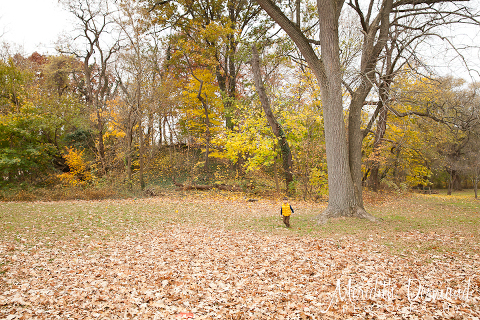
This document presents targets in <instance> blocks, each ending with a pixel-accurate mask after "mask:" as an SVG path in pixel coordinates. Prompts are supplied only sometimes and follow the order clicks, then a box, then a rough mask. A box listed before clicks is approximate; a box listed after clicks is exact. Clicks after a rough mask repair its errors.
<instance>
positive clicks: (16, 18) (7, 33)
mask: <svg viewBox="0 0 480 320" xmlns="http://www.w3.org/2000/svg"><path fill="white" fill-rule="evenodd" d="M473 3H480V0H474V1H473ZM479 29H480V27H476V28H473V29H470V28H467V29H465V28H460V29H459V28H458V26H457V27H456V30H455V31H454V32H453V33H454V34H456V37H455V38H456V40H457V41H455V42H457V43H460V44H462V45H472V44H474V45H476V48H473V49H471V50H469V51H468V54H465V55H464V58H465V60H468V64H469V65H470V67H471V68H473V69H474V71H473V72H471V73H470V74H468V73H466V69H465V66H464V65H463V63H462V62H463V61H462V60H460V59H458V58H456V59H455V58H453V55H452V54H453V53H454V52H453V51H452V50H450V51H449V52H448V53H447V52H445V51H444V49H442V48H441V46H439V47H438V48H433V47H432V48H431V49H432V50H431V51H432V52H425V53H427V56H429V57H431V58H433V59H434V60H433V61H435V62H434V65H436V66H437V70H438V71H439V72H440V73H441V74H453V75H455V76H457V77H462V78H464V79H466V80H467V81H471V80H470V79H468V78H469V77H470V76H472V75H473V76H474V78H476V79H478V78H479V75H480V49H479V47H478V46H479V41H480V40H479V39H480V36H479ZM72 30H73V18H72V16H71V15H70V14H69V13H68V12H66V11H65V10H63V9H62V7H61V6H60V5H59V4H58V0H0V36H1V37H0V42H3V41H6V42H8V43H10V44H12V45H20V46H22V47H23V52H22V53H23V54H25V55H30V54H31V53H33V52H34V51H37V52H39V53H41V54H55V42H56V41H57V40H58V38H59V36H61V35H62V34H65V33H68V32H71V31H72ZM464 42H466V43H464ZM12 49H13V50H12V51H13V52H17V47H15V46H14V47H13V48H12ZM436 50H438V51H437V52H435V51H436ZM427 51H430V50H427ZM431 58H430V59H431Z"/></svg>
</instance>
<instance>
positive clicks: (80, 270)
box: [0, 196, 480, 319]
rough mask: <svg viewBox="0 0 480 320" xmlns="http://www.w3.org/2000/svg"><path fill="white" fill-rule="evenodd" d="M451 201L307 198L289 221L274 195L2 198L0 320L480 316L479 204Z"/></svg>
mask: <svg viewBox="0 0 480 320" xmlns="http://www.w3.org/2000/svg"><path fill="white" fill-rule="evenodd" d="M452 199H453V198H443V197H436V198H432V197H423V196H412V197H409V198H405V199H396V200H395V199H385V201H380V202H379V203H373V204H371V205H370V211H371V212H374V213H376V214H377V215H378V216H382V217H383V218H384V222H382V223H380V224H370V223H367V222H363V221H358V220H350V219H338V220H335V221H331V222H329V224H327V225H326V226H315V224H314V223H312V221H311V219H312V218H313V217H314V215H315V214H317V213H318V212H319V211H320V210H321V209H322V207H321V206H317V205H315V204H307V203H300V202H299V203H294V207H295V209H296V214H295V216H293V217H292V224H293V228H292V230H286V229H285V228H283V227H282V226H281V221H280V217H279V215H278V212H277V211H279V210H278V204H277V203H275V202H273V201H266V200H265V201H259V202H256V203H249V202H246V201H245V200H243V199H227V198H225V197H223V198H204V199H203V198H199V197H198V196H197V197H186V198H183V199H179V198H155V199H140V200H136V201H134V200H132V201H126V200H122V201H98V202H84V201H72V202H55V203H3V204H0V222H1V225H0V227H1V229H0V230H1V234H0V236H1V238H0V259H1V260H0V272H1V275H0V318H5V319H30V318H37V319H69V318H70V319H179V318H181V317H183V318H186V317H191V316H193V317H194V319H349V318H351V319H445V318H452V319H477V318H480V289H479V287H480V277H479V274H480V271H479V270H480V269H479V265H480V257H479V253H480V250H479V244H478V231H479V224H478V221H479V215H480V212H479V211H480V210H479V205H478V204H477V203H476V202H475V201H470V200H468V199H467V198H465V199H464V198H456V199H454V200H452ZM439 204H440V205H439ZM415 208H419V209H417V210H415ZM389 210H394V211H395V210H396V211H395V212H389ZM437 215H441V217H437ZM432 220H434V221H433V222H432Z"/></svg>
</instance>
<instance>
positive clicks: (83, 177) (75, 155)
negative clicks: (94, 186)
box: [58, 147, 93, 186]
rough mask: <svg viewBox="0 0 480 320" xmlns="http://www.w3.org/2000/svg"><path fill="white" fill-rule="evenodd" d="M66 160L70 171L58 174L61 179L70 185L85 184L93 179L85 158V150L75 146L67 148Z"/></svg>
mask: <svg viewBox="0 0 480 320" xmlns="http://www.w3.org/2000/svg"><path fill="white" fill-rule="evenodd" d="M64 158H65V162H66V164H67V165H68V167H69V169H70V172H65V173H62V174H60V175H58V178H60V180H61V181H62V182H63V183H65V184H68V185H72V186H75V185H83V184H86V183H88V182H90V181H92V179H93V177H92V174H91V173H90V171H88V164H87V163H86V161H85V159H84V151H83V150H77V149H75V148H73V147H72V148H67V153H66V154H65V155H64Z"/></svg>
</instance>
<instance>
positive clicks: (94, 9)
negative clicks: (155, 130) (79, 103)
mask: <svg viewBox="0 0 480 320" xmlns="http://www.w3.org/2000/svg"><path fill="white" fill-rule="evenodd" d="M62 2H63V4H64V6H65V7H66V9H67V10H68V11H69V12H70V13H71V14H72V15H74V16H75V18H76V21H77V28H78V31H79V36H78V37H76V38H75V39H74V40H76V41H77V42H78V43H77V45H78V46H83V48H81V49H75V48H74V47H66V48H62V49H61V51H62V52H64V53H69V54H73V55H75V56H76V57H77V58H78V59H81V60H82V63H83V66H82V72H81V73H78V72H75V73H74V77H75V79H76V80H77V88H78V90H79V91H80V92H81V93H82V94H83V96H84V99H85V102H86V103H87V104H88V105H89V106H91V107H92V110H93V112H94V115H95V127H96V133H97V152H98V158H99V161H100V168H101V170H100V171H101V173H102V174H105V173H106V172H107V170H108V164H107V162H106V158H105V145H104V133H105V125H106V123H107V121H108V119H106V118H105V111H106V108H107V101H108V100H109V99H110V98H112V95H113V94H114V91H115V90H114V81H113V80H114V79H113V76H112V74H111V70H110V66H111V62H112V60H113V59H114V57H115V53H116V52H118V50H119V49H120V39H119V33H118V32H117V30H115V24H114V19H113V11H112V10H111V8H110V6H109V1H108V0H81V1H73V0H63V1H62Z"/></svg>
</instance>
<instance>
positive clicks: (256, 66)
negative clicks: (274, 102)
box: [251, 45, 293, 194]
mask: <svg viewBox="0 0 480 320" xmlns="http://www.w3.org/2000/svg"><path fill="white" fill-rule="evenodd" d="M252 53H253V54H252V60H251V62H252V63H251V64H252V71H253V77H254V80H255V87H256V88H257V93H258V96H259V98H260V103H261V104H262V108H263V111H265V116H266V117H267V120H268V124H269V125H270V128H272V132H273V134H274V135H275V137H276V138H277V139H278V142H279V144H280V149H281V151H282V163H283V170H284V173H285V191H286V193H287V194H290V193H291V192H292V191H293V190H291V189H290V187H291V182H292V181H293V173H292V166H293V160H292V152H291V150H290V146H289V144H288V141H287V137H286V136H285V132H284V131H283V128H282V126H281V125H280V123H278V121H277V119H276V118H275V115H274V114H273V112H272V109H271V108H270V101H269V100H268V96H267V93H266V90H265V87H264V85H263V80H262V74H261V72H260V57H259V54H258V51H257V47H256V46H255V45H253V46H252Z"/></svg>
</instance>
